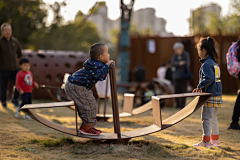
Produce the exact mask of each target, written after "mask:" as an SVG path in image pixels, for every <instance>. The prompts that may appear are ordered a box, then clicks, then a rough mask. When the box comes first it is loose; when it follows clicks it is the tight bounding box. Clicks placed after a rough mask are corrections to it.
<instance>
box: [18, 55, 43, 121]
mask: <svg viewBox="0 0 240 160" xmlns="http://www.w3.org/2000/svg"><path fill="white" fill-rule="evenodd" d="M19 66H20V68H21V71H20V72H18V74H17V78H16V87H17V90H18V92H19V93H20V95H21V99H22V104H21V105H20V107H18V109H17V111H16V113H15V117H16V118H19V117H20V108H22V107H23V106H24V105H25V104H32V89H33V86H34V87H36V88H39V86H38V84H37V83H36V82H34V81H33V75H32V73H31V72H30V61H29V60H28V59H26V58H22V59H20V61H19ZM23 118H24V119H31V118H30V117H29V116H28V115H26V114H25V116H24V117H23Z"/></svg>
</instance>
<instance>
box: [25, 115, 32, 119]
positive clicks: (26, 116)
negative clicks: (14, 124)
mask: <svg viewBox="0 0 240 160" xmlns="http://www.w3.org/2000/svg"><path fill="white" fill-rule="evenodd" d="M23 119H31V117H29V116H28V115H25V116H24V117H23Z"/></svg>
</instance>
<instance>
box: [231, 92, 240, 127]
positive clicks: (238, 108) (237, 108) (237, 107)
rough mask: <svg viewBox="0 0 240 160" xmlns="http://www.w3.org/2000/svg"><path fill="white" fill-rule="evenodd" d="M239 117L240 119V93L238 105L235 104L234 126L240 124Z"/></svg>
mask: <svg viewBox="0 0 240 160" xmlns="http://www.w3.org/2000/svg"><path fill="white" fill-rule="evenodd" d="M239 117H240V93H239V94H238V96H237V100H236V103H235V106H234V110H233V116H232V123H233V124H238V121H239Z"/></svg>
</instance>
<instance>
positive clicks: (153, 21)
mask: <svg viewBox="0 0 240 160" xmlns="http://www.w3.org/2000/svg"><path fill="white" fill-rule="evenodd" d="M155 12H156V11H155V9H153V8H146V9H140V10H138V11H136V12H134V11H133V13H132V19H131V22H132V23H133V24H135V26H136V27H137V29H139V30H148V29H150V30H151V31H152V32H153V33H154V34H155V35H159V36H163V37H166V36H170V37H172V36H173V34H172V33H169V32H166V29H165V28H166V20H165V19H163V18H157V17H156V16H155ZM88 20H89V21H91V22H93V23H95V24H96V26H97V28H98V31H99V33H100V35H101V36H102V37H103V38H104V39H106V40H110V37H111V35H110V32H111V30H112V29H115V28H119V27H120V18H118V19H117V20H110V19H109V18H108V8H107V6H106V5H102V6H101V7H99V8H98V10H97V11H96V13H95V14H93V15H91V16H90V17H89V19H88Z"/></svg>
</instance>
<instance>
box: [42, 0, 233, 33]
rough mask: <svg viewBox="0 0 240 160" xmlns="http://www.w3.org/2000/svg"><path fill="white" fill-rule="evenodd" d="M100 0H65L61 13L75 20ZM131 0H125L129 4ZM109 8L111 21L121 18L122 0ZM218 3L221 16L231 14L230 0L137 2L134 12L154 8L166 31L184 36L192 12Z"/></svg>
mask: <svg viewBox="0 0 240 160" xmlns="http://www.w3.org/2000/svg"><path fill="white" fill-rule="evenodd" d="M43 1H44V2H45V3H54V2H55V1H57V2H62V1H63V0H43ZM96 1H98V0H65V2H66V3H67V6H66V7H65V8H63V10H62V11H61V13H62V15H63V17H64V19H65V21H71V20H74V17H75V15H76V13H77V12H78V11H79V10H81V11H82V12H83V13H85V14H87V12H88V10H89V9H90V8H91V7H92V6H93V5H94V4H95V2H96ZM130 1H131V0H125V1H124V2H125V3H126V4H128V3H129V2H130ZM105 2H106V4H107V7H108V17H109V19H112V20H115V19H117V18H119V17H120V8H119V6H120V0H105ZM210 3H217V4H218V5H220V6H221V8H222V11H221V16H224V15H226V14H227V13H228V12H229V0H135V3H134V7H133V8H134V10H138V9H142V8H150V7H151V8H154V9H155V10H156V17H161V18H164V19H165V20H166V21H167V24H166V30H167V31H168V32H173V33H174V34H175V35H179V36H184V35H188V34H189V23H188V18H189V17H190V13H191V10H194V9H196V8H198V7H199V6H202V5H207V4H210ZM51 19H52V14H51V13H50V14H49V17H48V22H51Z"/></svg>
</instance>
